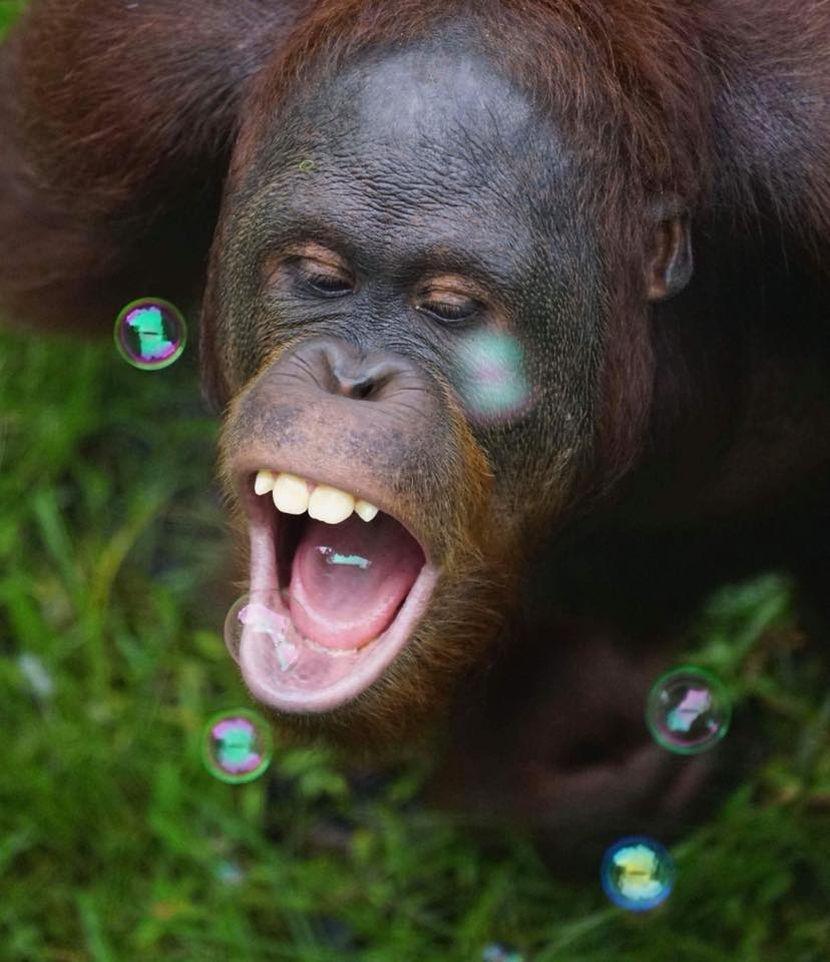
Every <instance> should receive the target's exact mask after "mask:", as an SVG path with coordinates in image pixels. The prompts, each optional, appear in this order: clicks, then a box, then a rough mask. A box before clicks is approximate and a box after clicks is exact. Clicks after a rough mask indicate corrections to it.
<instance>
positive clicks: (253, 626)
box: [224, 592, 300, 671]
mask: <svg viewBox="0 0 830 962" xmlns="http://www.w3.org/2000/svg"><path fill="white" fill-rule="evenodd" d="M275 601H276V592H256V593H255V594H254V595H253V596H252V595H242V597H241V598H239V599H237V601H235V602H234V604H233V605H232V606H231V609H230V611H229V612H228V614H227V616H226V617H225V630H224V635H225V645H226V646H227V649H228V651H229V652H230V653H231V657H232V658H233V660H234V661H236V662H237V663H238V662H239V646H240V644H241V643H242V631H243V629H244V628H246V627H248V628H249V629H250V630H252V631H254V632H257V633H259V634H263V635H267V636H268V638H269V640H270V642H271V644H272V645H273V646H274V652H275V654H276V656H277V663H278V664H279V666H280V670H281V671H288V670H289V669H290V668H292V667H293V666H294V665H295V664H296V663H297V659H298V658H299V657H300V653H299V649H298V648H297V646H296V644H294V642H293V641H291V639H290V638H289V637H288V628H289V624H290V622H289V619H288V618H287V617H286V616H285V615H283V614H280V612H279V611H277V610H276V604H275Z"/></svg>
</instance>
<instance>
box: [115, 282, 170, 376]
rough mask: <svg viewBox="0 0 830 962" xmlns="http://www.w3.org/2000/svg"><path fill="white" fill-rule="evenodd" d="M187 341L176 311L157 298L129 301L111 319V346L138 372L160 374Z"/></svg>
mask: <svg viewBox="0 0 830 962" xmlns="http://www.w3.org/2000/svg"><path fill="white" fill-rule="evenodd" d="M186 341H187V325H186V324H185V320H184V317H182V315H181V312H180V311H179V310H178V308H176V307H174V305H173V304H170V303H169V302H168V301H163V300H161V299H160V298H157V297H144V298H141V299H140V300H137V301H132V302H131V303H129V304H128V305H127V306H126V307H125V308H123V309H122V310H121V312H120V313H119V315H118V317H117V318H116V319H115V346H116V347H117V348H118V352H119V354H120V355H121V357H123V358H124V360H125V361H126V362H127V363H128V364H131V365H132V366H133V367H135V368H138V370H140V371H161V370H162V369H163V368H165V367H169V366H170V365H171V364H172V363H173V362H174V361H175V360H177V359H178V358H179V357H180V356H181V353H182V351H183V350H184V346H185V343H186Z"/></svg>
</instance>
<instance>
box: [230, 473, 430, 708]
mask: <svg viewBox="0 0 830 962" xmlns="http://www.w3.org/2000/svg"><path fill="white" fill-rule="evenodd" d="M241 494H242V498H243V501H244V505H245V508H246V511H247V514H248V519H249V525H250V539H251V571H250V596H249V601H248V603H247V604H246V605H244V606H243V607H242V608H241V609H240V610H239V611H238V612H237V613H236V614H235V617H236V618H237V619H238V624H237V625H232V626H230V627H231V631H230V632H229V633H228V632H226V635H228V634H229V635H230V636H231V637H233V636H236V637H237V638H238V639H239V641H238V645H237V644H236V643H229V648H230V650H231V654H232V655H233V656H234V658H236V659H237V661H238V662H239V666H240V669H241V671H242V676H243V678H244V680H245V683H246V685H247V686H248V688H249V689H250V691H251V693H252V695H253V696H254V697H255V698H256V699H257V700H259V701H260V702H262V703H263V704H266V705H268V706H270V707H272V708H275V709H277V710H281V711H288V712H295V713H308V712H324V711H331V710H333V709H334V708H337V707H339V706H340V705H343V704H346V703H347V702H349V701H351V700H352V699H354V698H356V697H357V696H358V695H360V694H362V693H363V692H364V691H366V689H367V688H369V687H370V686H371V685H372V684H373V683H374V682H375V681H376V680H377V679H378V678H379V677H380V675H381V674H382V673H383V671H384V670H385V669H386V668H387V666H388V665H389V664H390V663H391V662H392V661H393V660H394V659H395V657H396V656H397V655H398V654H399V653H400V651H401V650H402V649H403V648H404V646H405V645H406V642H407V640H408V639H409V638H410V636H411V635H412V633H413V631H414V630H415V628H416V626H417V624H418V623H419V621H420V620H421V618H422V617H423V615H424V613H425V611H426V609H427V606H428V603H429V600H430V598H431V596H432V593H433V590H434V588H435V584H436V581H437V578H438V570H437V568H436V567H435V566H434V565H433V564H431V563H430V562H429V560H428V555H427V552H426V551H425V549H424V548H423V546H422V545H421V543H420V542H419V541H418V540H417V539H416V538H415V537H414V535H413V534H412V533H411V532H410V531H409V529H408V528H407V527H406V525H404V524H403V523H402V522H401V521H400V520H398V519H397V518H395V517H393V516H392V515H391V514H388V513H387V512H385V511H383V510H381V509H379V508H377V507H376V506H375V505H372V504H370V503H368V502H367V501H365V500H362V499H361V498H359V497H358V496H356V495H353V494H351V493H349V492H345V491H342V490H339V489H336V488H333V487H330V486H328V485H326V484H324V483H322V482H316V481H310V480H307V479H305V478H301V477H298V476H297V475H292V474H288V473H285V472H278V471H274V470H270V469H261V470H259V471H258V472H256V473H251V474H249V475H247V476H246V477H245V479H244V480H243V490H242V492H241ZM234 611H235V612H236V609H234Z"/></svg>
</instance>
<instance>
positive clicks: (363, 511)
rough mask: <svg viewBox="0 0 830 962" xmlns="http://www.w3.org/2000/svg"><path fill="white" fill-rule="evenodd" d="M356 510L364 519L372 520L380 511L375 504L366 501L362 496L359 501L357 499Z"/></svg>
mask: <svg viewBox="0 0 830 962" xmlns="http://www.w3.org/2000/svg"><path fill="white" fill-rule="evenodd" d="M354 510H355V513H356V514H359V515H360V517H361V518H363V520H364V521H371V520H372V518H374V516H375V515H376V514H377V513H378V509H377V508H376V507H375V506H374V505H373V504H369V502H368V501H364V500H363V498H361V499H360V500H359V501H355V503H354Z"/></svg>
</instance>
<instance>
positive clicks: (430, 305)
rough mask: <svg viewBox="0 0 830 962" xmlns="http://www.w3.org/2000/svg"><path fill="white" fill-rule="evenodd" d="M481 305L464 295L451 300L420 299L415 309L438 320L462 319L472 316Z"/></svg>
mask: <svg viewBox="0 0 830 962" xmlns="http://www.w3.org/2000/svg"><path fill="white" fill-rule="evenodd" d="M480 307H481V304H479V302H478V301H474V300H472V298H469V297H465V298H459V299H458V300H452V301H439V300H429V301H422V302H421V303H420V304H419V305H418V306H417V307H416V310H418V311H422V312H423V313H424V314H430V315H431V316H432V317H435V318H437V319H438V320H439V321H463V320H466V319H467V318H469V317H472V316H473V314H475V313H476V311H478V310H479V309H480Z"/></svg>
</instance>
